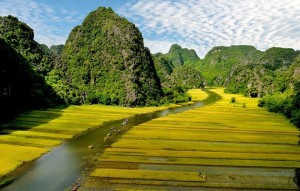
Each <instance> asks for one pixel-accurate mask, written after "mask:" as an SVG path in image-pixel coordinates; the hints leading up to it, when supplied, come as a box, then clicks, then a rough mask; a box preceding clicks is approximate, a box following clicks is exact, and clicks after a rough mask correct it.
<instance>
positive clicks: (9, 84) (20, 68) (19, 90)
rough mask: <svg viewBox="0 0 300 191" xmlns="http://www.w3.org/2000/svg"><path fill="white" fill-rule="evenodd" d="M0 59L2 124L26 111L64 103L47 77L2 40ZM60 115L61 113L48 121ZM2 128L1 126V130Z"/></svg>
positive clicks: (0, 111)
mask: <svg viewBox="0 0 300 191" xmlns="http://www.w3.org/2000/svg"><path fill="white" fill-rule="evenodd" d="M0 59H1V62H0V105H1V107H0V124H2V123H4V122H7V121H10V120H12V119H14V118H15V117H16V116H17V115H18V114H20V113H23V112H25V111H30V110H34V109H45V108H49V107H54V106H56V105H60V104H63V101H62V100H61V99H60V98H59V97H58V96H57V95H56V93H55V92H54V90H53V89H52V87H50V86H49V85H47V84H46V82H45V79H44V77H43V76H42V75H40V74H38V73H37V72H36V71H35V70H34V69H33V67H32V66H31V65H30V64H29V63H27V61H26V59H25V58H24V57H23V56H22V55H21V54H19V53H17V52H16V51H15V50H14V49H13V48H12V47H11V46H10V45H9V44H7V43H6V42H5V41H4V40H3V39H0ZM58 116H60V114H59V113H57V114H55V115H52V116H51V117H50V118H45V119H49V120H51V119H53V118H56V117H58ZM41 122H42V123H46V122H47V121H43V120H41ZM3 128H4V126H3V125H2V126H0V130H1V129H3Z"/></svg>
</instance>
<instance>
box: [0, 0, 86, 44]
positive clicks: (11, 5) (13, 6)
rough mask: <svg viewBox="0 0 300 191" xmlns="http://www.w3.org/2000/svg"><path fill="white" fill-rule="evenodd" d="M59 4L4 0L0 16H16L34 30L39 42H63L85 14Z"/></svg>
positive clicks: (0, 6)
mask: <svg viewBox="0 0 300 191" xmlns="http://www.w3.org/2000/svg"><path fill="white" fill-rule="evenodd" d="M57 6H58V7H57ZM59 6H60V5H57V4H45V3H41V2H39V1H34V0H4V1H2V2H0V16H7V15H13V16H16V17H18V19H19V20H20V21H22V22H25V23H26V24H27V25H28V26H30V27H31V28H32V29H33V30H34V34H35V40H36V41H38V42H39V43H42V44H46V45H48V46H51V45H57V44H64V43H65V41H66V39H67V37H68V35H69V33H70V31H71V30H72V28H73V27H74V26H75V25H76V24H77V23H80V21H82V19H83V18H84V16H85V15H83V14H80V13H79V12H77V11H68V10H66V9H64V8H63V7H61V8H60V7H59ZM62 10H63V11H62Z"/></svg>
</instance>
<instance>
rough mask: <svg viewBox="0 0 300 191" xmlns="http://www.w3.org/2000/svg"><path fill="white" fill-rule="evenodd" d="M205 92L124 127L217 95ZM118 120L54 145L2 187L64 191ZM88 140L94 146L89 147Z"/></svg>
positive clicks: (16, 190)
mask: <svg viewBox="0 0 300 191" xmlns="http://www.w3.org/2000/svg"><path fill="white" fill-rule="evenodd" d="M208 94H209V97H208V98H207V99H206V100H203V101H202V102H196V103H194V104H191V105H185V106H181V107H177V108H170V109H166V110H163V111H159V112H154V113H151V114H144V115H138V116H136V117H132V118H129V122H128V123H127V125H126V128H128V129H130V128H131V127H133V126H136V125H139V124H141V123H144V122H147V121H150V120H152V119H155V118H158V117H163V116H166V115H169V114H174V113H179V112H183V111H186V110H190V109H194V108H197V107H201V106H203V105H207V104H210V103H213V102H215V101H216V100H217V99H218V98H219V95H218V94H216V93H214V92H210V91H208ZM121 123H122V121H120V120H119V121H113V122H110V123H107V124H105V125H102V126H100V127H99V128H96V129H94V130H91V131H89V132H87V133H86V134H83V135H81V136H79V137H77V138H76V139H73V140H70V141H68V142H65V143H63V144H62V145H61V146H58V147H56V148H54V149H53V150H52V151H50V152H49V153H47V154H45V155H43V156H42V157H41V158H39V159H37V160H36V161H35V162H34V163H33V164H32V165H31V166H30V167H29V168H28V170H26V171H25V172H23V173H22V174H20V175H19V176H18V177H17V178H16V179H15V181H14V182H13V183H12V184H10V185H9V186H7V187H5V188H3V189H1V191H41V190H43V191H60V190H61V191H63V190H65V189H66V188H70V187H71V186H72V185H73V184H74V182H75V181H76V180H77V178H78V177H80V175H82V174H84V171H85V169H86V166H87V164H88V162H89V161H91V160H93V158H94V157H95V156H98V155H100V154H101V153H102V152H103V150H104V148H105V146H106V144H107V143H106V142H105V141H104V137H105V136H106V135H107V133H108V132H109V129H110V128H111V127H112V126H113V127H120V126H121ZM91 144H93V145H94V148H93V149H88V146H89V145H91Z"/></svg>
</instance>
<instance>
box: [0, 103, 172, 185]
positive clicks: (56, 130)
mask: <svg viewBox="0 0 300 191" xmlns="http://www.w3.org/2000/svg"><path fill="white" fill-rule="evenodd" d="M168 107H176V105H170V106H162V107H147V108H146V107H145V108H124V107H116V106H103V105H84V106H70V107H68V108H66V109H48V110H43V111H42V110H35V111H31V112H28V113H24V114H21V115H19V116H18V117H17V118H16V119H15V120H14V121H13V122H10V123H8V124H5V126H3V127H4V130H2V131H0V181H1V178H5V177H6V176H7V175H9V174H10V173H12V172H14V171H15V170H16V169H18V167H20V166H22V164H26V163H28V162H30V161H33V160H35V159H37V158H39V157H40V156H41V155H43V154H45V153H47V152H49V151H50V150H51V149H52V148H54V147H56V146H58V145H60V144H62V142H64V141H66V140H69V139H72V138H76V136H78V135H79V134H82V133H84V132H86V131H88V130H90V129H93V128H97V127H99V126H100V125H102V124H104V123H106V122H109V121H114V120H121V119H126V118H130V117H133V116H135V115H139V114H145V113H151V112H154V111H157V110H163V109H166V108H168Z"/></svg>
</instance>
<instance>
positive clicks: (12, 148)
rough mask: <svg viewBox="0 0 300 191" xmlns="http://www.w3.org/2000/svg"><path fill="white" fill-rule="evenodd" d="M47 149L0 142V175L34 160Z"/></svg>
mask: <svg viewBox="0 0 300 191" xmlns="http://www.w3.org/2000/svg"><path fill="white" fill-rule="evenodd" d="M48 151H49V149H48V148H38V147H29V146H19V145H11V144H0V156H1V157H0V164H1V165H0V177H2V176H4V175H6V174H8V173H10V172H12V171H13V170H14V169H16V168H17V167H18V166H19V165H20V164H22V163H24V162H27V161H31V160H34V159H36V158H38V157H40V156H41V155H42V154H44V153H46V152H48Z"/></svg>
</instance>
